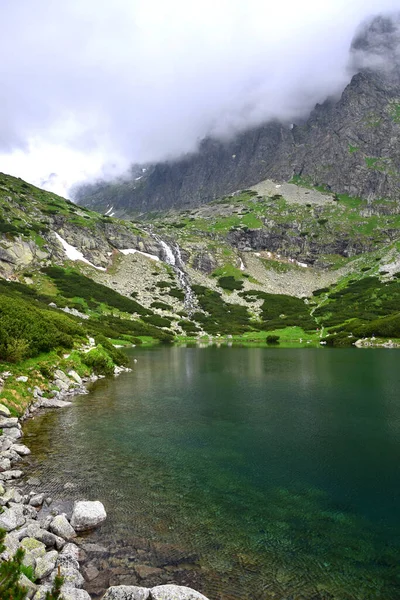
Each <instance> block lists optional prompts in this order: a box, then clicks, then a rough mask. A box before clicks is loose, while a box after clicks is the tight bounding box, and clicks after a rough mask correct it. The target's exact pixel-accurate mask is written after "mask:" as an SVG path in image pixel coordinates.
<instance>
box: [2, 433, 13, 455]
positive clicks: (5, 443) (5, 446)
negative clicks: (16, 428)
mask: <svg viewBox="0 0 400 600" xmlns="http://www.w3.org/2000/svg"><path fill="white" fill-rule="evenodd" d="M12 445H13V441H12V439H10V438H9V437H7V436H6V435H4V434H3V435H2V436H0V450H1V451H2V452H4V451H6V450H8V449H9V448H11V446H12Z"/></svg>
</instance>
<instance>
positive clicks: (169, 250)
mask: <svg viewBox="0 0 400 600" xmlns="http://www.w3.org/2000/svg"><path fill="white" fill-rule="evenodd" d="M150 235H151V237H152V238H153V239H155V240H156V242H158V243H159V244H160V246H161V248H162V250H163V254H164V261H165V262H166V263H167V265H170V266H171V267H172V268H173V270H174V271H175V274H176V276H177V277H178V281H179V285H180V286H181V288H182V289H183V291H184V294H185V308H186V310H187V312H188V314H189V315H191V313H192V312H193V311H194V309H195V308H196V307H197V299H196V296H195V294H194V292H193V290H192V288H191V287H190V283H189V278H188V276H187V275H186V273H185V270H184V269H185V265H184V262H183V260H182V255H181V249H180V248H179V246H178V244H177V243H175V244H174V245H169V244H167V242H166V241H165V240H163V239H162V238H161V237H160V236H159V235H157V234H156V233H154V232H153V231H151V232H150Z"/></svg>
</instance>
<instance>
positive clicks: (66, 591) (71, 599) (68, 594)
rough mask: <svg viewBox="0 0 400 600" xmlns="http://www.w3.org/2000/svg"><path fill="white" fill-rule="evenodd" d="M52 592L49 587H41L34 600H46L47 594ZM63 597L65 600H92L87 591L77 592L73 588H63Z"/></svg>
mask: <svg viewBox="0 0 400 600" xmlns="http://www.w3.org/2000/svg"><path fill="white" fill-rule="evenodd" d="M50 590H51V587H50V586H48V585H41V586H40V587H39V589H38V591H37V592H36V594H35V595H34V597H33V600H45V598H46V593H47V592H49V591H50ZM61 597H62V599H63V600H91V598H90V596H89V594H88V593H87V592H86V591H85V590H77V589H75V588H71V587H65V586H62V588H61Z"/></svg>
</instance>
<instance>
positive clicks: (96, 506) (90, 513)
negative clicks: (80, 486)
mask: <svg viewBox="0 0 400 600" xmlns="http://www.w3.org/2000/svg"><path fill="white" fill-rule="evenodd" d="M106 518H107V513H106V511H105V508H104V506H103V504H102V503H101V502H99V501H98V500H95V501H94V502H87V501H79V502H75V504H74V510H73V511H72V518H71V525H72V527H73V528H74V529H75V530H76V531H85V530H86V529H93V528H94V527H98V526H99V525H100V524H101V523H103V521H105V520H106Z"/></svg>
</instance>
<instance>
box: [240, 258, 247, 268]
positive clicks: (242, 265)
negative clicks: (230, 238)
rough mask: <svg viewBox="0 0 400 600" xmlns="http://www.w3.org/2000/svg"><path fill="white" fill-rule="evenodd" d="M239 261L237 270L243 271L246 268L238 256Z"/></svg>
mask: <svg viewBox="0 0 400 600" xmlns="http://www.w3.org/2000/svg"><path fill="white" fill-rule="evenodd" d="M239 261H240V265H239V269H240V270H241V271H245V270H246V267H245V266H244V262H243V261H242V259H241V258H240V256H239Z"/></svg>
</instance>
